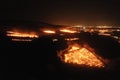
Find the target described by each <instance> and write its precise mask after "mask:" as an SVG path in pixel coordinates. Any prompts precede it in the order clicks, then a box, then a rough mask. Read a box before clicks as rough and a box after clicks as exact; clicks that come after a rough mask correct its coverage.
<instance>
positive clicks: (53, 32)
mask: <svg viewBox="0 0 120 80" xmlns="http://www.w3.org/2000/svg"><path fill="white" fill-rule="evenodd" d="M43 32H44V33H48V34H55V33H56V32H55V31H54V30H44V31H43Z"/></svg>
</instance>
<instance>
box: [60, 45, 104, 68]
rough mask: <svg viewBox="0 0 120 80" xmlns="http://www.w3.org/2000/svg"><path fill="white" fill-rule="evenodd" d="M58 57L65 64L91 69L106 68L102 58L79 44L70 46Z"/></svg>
mask: <svg viewBox="0 0 120 80" xmlns="http://www.w3.org/2000/svg"><path fill="white" fill-rule="evenodd" d="M58 56H59V57H60V59H61V60H62V61H63V62H65V63H72V64H79V65H85V66H89V67H99V68H100V67H104V63H103V61H102V58H101V57H99V56H98V55H96V54H95V53H94V52H92V51H90V50H88V49H87V48H85V47H81V46H79V45H78V44H74V45H72V46H69V47H68V49H65V50H63V51H60V52H59V54H58Z"/></svg>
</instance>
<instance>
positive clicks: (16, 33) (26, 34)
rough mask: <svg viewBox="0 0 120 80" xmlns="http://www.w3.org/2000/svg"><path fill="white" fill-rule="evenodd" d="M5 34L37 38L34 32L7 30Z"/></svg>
mask: <svg viewBox="0 0 120 80" xmlns="http://www.w3.org/2000/svg"><path fill="white" fill-rule="evenodd" d="M7 36H12V37H29V38H38V35H37V34H36V33H35V32H19V31H7Z"/></svg>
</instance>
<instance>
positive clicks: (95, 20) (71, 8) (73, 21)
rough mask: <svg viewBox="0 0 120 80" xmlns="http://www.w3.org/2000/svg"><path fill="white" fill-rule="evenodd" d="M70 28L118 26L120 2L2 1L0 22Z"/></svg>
mask: <svg viewBox="0 0 120 80" xmlns="http://www.w3.org/2000/svg"><path fill="white" fill-rule="evenodd" d="M3 19H4V20H11V19H14V20H33V21H43V22H47V23H51V24H67V25H95V24H96V25H115V24H116V25H119V24H120V2H119V0H2V1H0V20H3Z"/></svg>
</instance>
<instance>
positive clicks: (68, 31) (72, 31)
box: [60, 29, 77, 33]
mask: <svg viewBox="0 0 120 80" xmlns="http://www.w3.org/2000/svg"><path fill="white" fill-rule="evenodd" d="M60 31H61V32H65V33H76V32H77V31H74V30H70V29H61V30H60Z"/></svg>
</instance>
